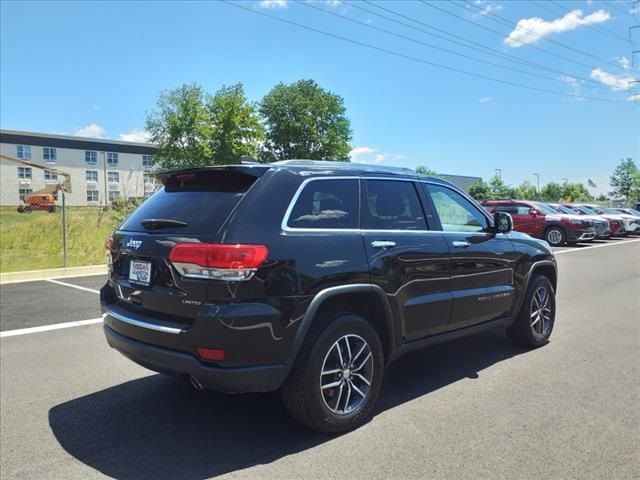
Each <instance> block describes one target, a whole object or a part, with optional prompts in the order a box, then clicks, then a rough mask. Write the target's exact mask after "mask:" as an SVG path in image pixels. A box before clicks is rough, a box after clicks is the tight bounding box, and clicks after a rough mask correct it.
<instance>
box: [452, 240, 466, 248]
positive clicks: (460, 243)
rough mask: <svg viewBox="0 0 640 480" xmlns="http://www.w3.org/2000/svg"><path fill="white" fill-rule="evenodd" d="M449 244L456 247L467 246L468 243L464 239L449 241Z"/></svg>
mask: <svg viewBox="0 0 640 480" xmlns="http://www.w3.org/2000/svg"><path fill="white" fill-rule="evenodd" d="M451 245H453V246H454V247H456V248H467V247H468V246H469V245H470V244H469V242H465V241H464V240H454V241H453V242H451Z"/></svg>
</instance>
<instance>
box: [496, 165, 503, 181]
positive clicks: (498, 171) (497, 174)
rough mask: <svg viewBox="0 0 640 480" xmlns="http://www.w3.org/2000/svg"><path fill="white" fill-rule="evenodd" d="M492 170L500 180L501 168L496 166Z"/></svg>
mask: <svg viewBox="0 0 640 480" xmlns="http://www.w3.org/2000/svg"><path fill="white" fill-rule="evenodd" d="M494 171H495V172H496V176H497V177H498V178H499V179H500V180H502V169H501V168H496V169H495V170H494Z"/></svg>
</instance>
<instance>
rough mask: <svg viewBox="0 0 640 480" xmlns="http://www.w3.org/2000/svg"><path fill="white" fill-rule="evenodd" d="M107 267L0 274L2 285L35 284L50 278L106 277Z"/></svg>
mask: <svg viewBox="0 0 640 480" xmlns="http://www.w3.org/2000/svg"><path fill="white" fill-rule="evenodd" d="M106 274H107V266H106V265H89V266H85V267H67V268H51V269H47V270H28V271H24V272H7V273H0V285H6V284H8V283H20V282H35V281H38V280H47V279H50V278H66V277H88V276H91V275H106Z"/></svg>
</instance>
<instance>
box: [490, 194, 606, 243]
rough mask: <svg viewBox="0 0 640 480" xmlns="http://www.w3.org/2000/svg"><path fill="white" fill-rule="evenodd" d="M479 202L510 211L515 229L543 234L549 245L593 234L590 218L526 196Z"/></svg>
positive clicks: (583, 239) (497, 210)
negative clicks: (524, 197)
mask: <svg viewBox="0 0 640 480" xmlns="http://www.w3.org/2000/svg"><path fill="white" fill-rule="evenodd" d="M482 205H484V207H485V208H486V209H487V210H489V211H490V212H492V213H493V212H507V213H509V214H511V217H512V218H513V229H514V230H516V231H519V232H523V233H527V234H529V235H531V236H532V237H536V238H542V239H543V240H546V241H547V243H548V244H549V245H554V246H557V245H563V244H565V243H576V242H588V241H591V240H593V239H594V238H595V236H596V230H595V228H594V225H593V221H592V220H588V219H584V218H580V216H578V215H569V214H566V213H559V212H557V211H555V210H553V209H552V208H551V207H549V206H547V205H545V204H543V203H539V202H532V201H529V200H486V201H484V202H482Z"/></svg>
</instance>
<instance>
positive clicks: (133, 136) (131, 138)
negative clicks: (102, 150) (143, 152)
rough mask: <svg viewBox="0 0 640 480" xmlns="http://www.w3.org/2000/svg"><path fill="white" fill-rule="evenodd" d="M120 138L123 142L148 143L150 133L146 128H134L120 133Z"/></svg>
mask: <svg viewBox="0 0 640 480" xmlns="http://www.w3.org/2000/svg"><path fill="white" fill-rule="evenodd" d="M118 140H122V141H123V142H136V143H148V142H149V134H148V133H147V132H145V131H144V130H140V129H138V128H134V129H133V130H131V131H130V132H127V133H120V134H118Z"/></svg>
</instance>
